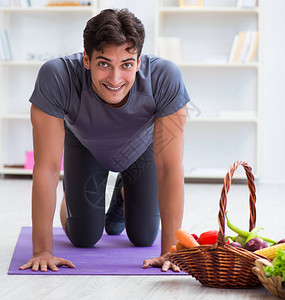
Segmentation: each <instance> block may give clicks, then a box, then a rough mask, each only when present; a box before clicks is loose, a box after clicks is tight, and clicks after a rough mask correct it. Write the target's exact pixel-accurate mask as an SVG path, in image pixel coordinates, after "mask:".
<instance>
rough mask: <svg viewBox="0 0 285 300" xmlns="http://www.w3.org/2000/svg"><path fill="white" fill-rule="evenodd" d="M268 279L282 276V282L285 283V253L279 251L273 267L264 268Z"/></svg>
mask: <svg viewBox="0 0 285 300" xmlns="http://www.w3.org/2000/svg"><path fill="white" fill-rule="evenodd" d="M264 270H265V273H266V276H267V277H270V276H274V277H277V276H279V275H280V276H282V281H285V251H282V250H281V249H278V252H277V255H276V257H275V258H274V260H273V262H272V266H267V267H264Z"/></svg>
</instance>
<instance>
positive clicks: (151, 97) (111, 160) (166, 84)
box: [30, 53, 190, 172]
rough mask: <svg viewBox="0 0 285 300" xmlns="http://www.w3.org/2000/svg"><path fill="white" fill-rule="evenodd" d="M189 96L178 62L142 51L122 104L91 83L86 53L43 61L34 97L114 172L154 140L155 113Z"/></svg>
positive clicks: (167, 112) (168, 110)
mask: <svg viewBox="0 0 285 300" xmlns="http://www.w3.org/2000/svg"><path fill="white" fill-rule="evenodd" d="M189 101H190V99H189V96H188V94H187V91H186V88H185V86H184V83H183V80H182V76H181V73H180V70H179V68H178V67H177V66H176V65H175V64H174V63H172V62H170V61H168V60H164V59H161V58H158V57H155V56H148V55H142V57H141V66H140V69H139V71H138V72H137V73H136V78H135V82H134V84H133V86H132V88H131V90H130V94H129V99H128V101H127V102H126V103H125V104H124V105H123V106H122V107H118V108H112V107H109V106H108V105H106V104H105V103H103V102H102V101H101V99H100V98H99V97H98V96H97V95H96V93H95V92H94V90H93V89H92V85H91V73H90V71H89V70H86V69H85V68H84V66H83V54H82V53H76V54H73V55H71V56H66V57H63V58H56V59H52V60H50V61H48V62H46V63H45V64H43V66H42V67H41V69H40V71H39V74H38V77H37V80H36V84H35V89H34V91H33V94H32V96H31V98H30V102H31V103H33V104H34V105H35V106H37V107H38V108H39V109H41V110H42V111H44V112H45V113H47V114H49V115H51V116H54V117H58V118H62V119H64V120H65V122H66V125H67V126H68V127H69V128H70V129H71V131H72V132H73V133H74V135H75V136H76V137H77V138H78V139H79V141H80V142H81V143H82V144H83V145H84V146H85V147H86V148H88V149H89V150H90V152H91V153H92V154H93V155H94V157H95V158H96V159H97V161H98V162H99V163H100V164H101V165H102V166H104V167H105V168H107V169H109V170H111V171H114V172H121V171H123V170H125V169H127V168H128V167H129V166H130V165H131V164H132V163H133V162H135V161H136V160H137V159H138V158H139V157H140V156H141V155H142V153H143V152H144V151H145V150H146V149H147V147H148V146H149V145H150V144H151V143H152V141H153V127H154V122H155V119H156V118H159V117H163V116H167V115H170V114H172V113H174V112H176V111H178V110H179V109H181V108H182V107H183V106H184V105H185V104H186V103H187V102H189Z"/></svg>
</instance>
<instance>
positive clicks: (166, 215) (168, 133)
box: [145, 106, 187, 270]
mask: <svg viewBox="0 0 285 300" xmlns="http://www.w3.org/2000/svg"><path fill="white" fill-rule="evenodd" d="M186 120H187V108H186V106H184V107H183V108H182V109H180V110H179V111H177V112H176V113H174V114H171V115H169V116H166V117H162V118H158V119H157V120H156V121H155V127H154V138H153V153H154V159H155V164H156V168H157V179H158V201H159V209H160V216H161V225H162V236H161V256H162V257H163V256H164V255H165V254H166V253H168V252H169V248H170V246H172V245H173V244H176V238H175V232H176V230H177V229H179V228H180V227H181V223H182V218H183V208H184V168H183V148H184V125H185V122H186ZM148 265H156V266H157V262H154V263H153V262H151V260H150V261H149V262H146V264H145V267H147V266H148ZM161 265H163V268H162V270H167V269H168V268H169V267H170V263H169V262H167V263H166V265H164V262H163V260H162V262H161ZM172 268H174V269H176V268H175V267H172Z"/></svg>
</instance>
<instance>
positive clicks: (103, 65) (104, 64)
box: [99, 61, 108, 68]
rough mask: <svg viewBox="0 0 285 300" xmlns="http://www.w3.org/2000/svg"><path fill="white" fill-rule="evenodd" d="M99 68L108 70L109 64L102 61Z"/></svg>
mask: <svg viewBox="0 0 285 300" xmlns="http://www.w3.org/2000/svg"><path fill="white" fill-rule="evenodd" d="M99 66H100V67H102V68H107V67H108V63H106V62H103V61H101V62H99Z"/></svg>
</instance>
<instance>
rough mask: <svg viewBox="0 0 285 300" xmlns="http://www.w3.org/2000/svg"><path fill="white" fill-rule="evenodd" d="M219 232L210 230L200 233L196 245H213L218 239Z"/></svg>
mask: <svg viewBox="0 0 285 300" xmlns="http://www.w3.org/2000/svg"><path fill="white" fill-rule="evenodd" d="M218 234H219V231H218V230H210V231H206V232H203V233H201V235H200V236H199V239H198V243H199V244H200V245H213V244H216V242H217V238H218Z"/></svg>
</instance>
